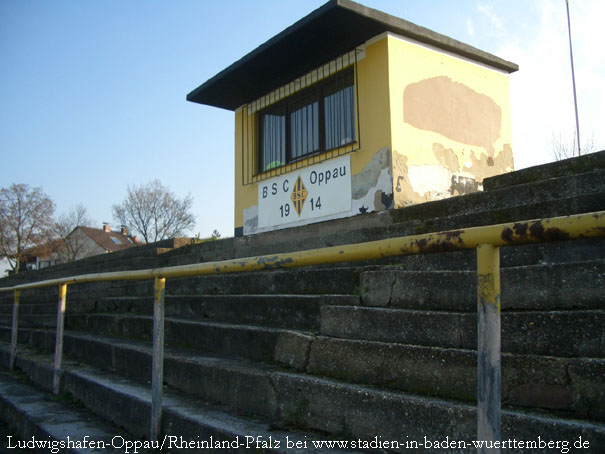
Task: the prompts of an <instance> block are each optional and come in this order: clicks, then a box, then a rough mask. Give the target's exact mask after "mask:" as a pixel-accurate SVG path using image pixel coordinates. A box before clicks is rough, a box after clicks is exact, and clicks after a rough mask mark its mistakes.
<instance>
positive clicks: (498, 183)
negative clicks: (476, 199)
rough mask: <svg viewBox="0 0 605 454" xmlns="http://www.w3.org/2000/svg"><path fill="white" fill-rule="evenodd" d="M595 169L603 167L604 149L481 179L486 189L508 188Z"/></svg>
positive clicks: (604, 161) (604, 159) (604, 163)
mask: <svg viewBox="0 0 605 454" xmlns="http://www.w3.org/2000/svg"><path fill="white" fill-rule="evenodd" d="M595 169H605V150H604V151H599V152H597V153H590V154H587V155H584V156H582V157H578V158H570V159H563V160H561V161H556V162H551V163H549V164H542V165H539V166H534V167H529V168H527V169H521V170H517V171H515V172H511V173H505V174H502V175H497V176H495V177H490V178H486V179H485V180H483V188H484V190H486V191H492V190H494V189H502V188H507V187H508V188H510V187H513V186H516V185H519V184H527V183H531V182H536V181H542V180H547V179H551V178H556V177H563V176H567V175H572V174H579V173H585V172H591V171H593V170H595Z"/></svg>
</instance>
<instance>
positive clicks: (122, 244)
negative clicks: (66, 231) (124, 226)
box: [77, 226, 137, 252]
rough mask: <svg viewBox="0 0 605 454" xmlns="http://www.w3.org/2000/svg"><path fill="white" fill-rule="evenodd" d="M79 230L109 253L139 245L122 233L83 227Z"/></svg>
mask: <svg viewBox="0 0 605 454" xmlns="http://www.w3.org/2000/svg"><path fill="white" fill-rule="evenodd" d="M77 228H78V229H80V230H81V231H82V232H83V233H84V234H86V235H87V236H88V237H90V239H92V240H93V241H94V242H95V243H97V244H98V245H99V246H101V247H102V248H103V249H105V250H106V251H109V252H115V251H121V250H122V249H128V248H131V247H133V246H136V245H137V243H136V242H135V241H134V238H133V237H131V236H130V235H124V234H122V233H121V232H106V231H105V230H103V229H95V228H92V227H83V226H79V227H77Z"/></svg>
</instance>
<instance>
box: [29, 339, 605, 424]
mask: <svg viewBox="0 0 605 454" xmlns="http://www.w3.org/2000/svg"><path fill="white" fill-rule="evenodd" d="M29 340H30V342H31V345H32V346H34V347H35V348H36V349H42V350H46V351H49V352H50V351H52V347H53V344H54V332H52V331H34V332H32V333H31V336H30V339H29ZM64 342H65V343H64V351H65V353H66V354H67V355H69V357H71V358H73V359H76V360H78V361H83V362H85V363H87V364H91V365H92V366H95V367H100V368H103V369H106V370H114V371H116V372H118V373H120V374H122V375H125V376H128V377H130V378H132V379H134V380H136V381H138V382H140V383H143V384H145V383H147V382H148V380H149V378H150V376H151V343H150V342H140V341H138V342H137V341H129V340H118V339H115V338H108V337H103V336H93V335H90V334H84V333H75V332H68V333H66V335H65V340H64ZM292 359H296V361H295V362H293V361H292ZM275 360H276V362H277V363H281V364H282V365H283V366H284V367H289V368H291V369H293V370H296V371H298V372H301V373H308V374H312V375H318V376H326V377H333V378H337V379H339V380H345V381H347V382H351V383H363V384H365V385H373V386H378V387H381V388H385V389H391V390H398V391H405V392H411V393H417V394H423V395H432V396H439V397H442V398H449V399H455V400H459V401H471V402H472V401H474V400H475V395H476V373H477V372H476V364H477V355H476V352H474V351H471V350H465V349H444V348H437V347H421V346H415V345H403V344H392V343H385V342H375V341H359V340H348V339H335V338H331V337H326V336H306V335H301V334H299V333H295V332H285V333H283V334H282V335H281V337H280V341H279V343H278V346H277V349H276V352H275ZM279 372H280V370H279V369H278V368H276V367H275V366H269V365H266V364H258V363H254V362H251V361H248V360H241V359H234V358H225V357H217V356H209V355H207V354H200V353H198V352H193V351H191V350H178V349H174V348H167V350H166V358H165V370H164V380H165V382H166V383H167V384H169V385H170V386H172V387H174V388H176V389H179V390H181V391H183V392H186V393H189V394H192V395H196V396H198V397H200V398H202V399H204V400H206V401H208V402H211V403H214V404H220V405H227V406H228V407H229V408H232V409H234V410H236V411H243V412H246V413H248V414H261V415H264V416H270V415H271V414H272V409H271V408H272V407H271V406H272V405H273V403H272V401H271V399H272V396H273V393H274V389H273V385H272V377H273V376H274V374H276V373H279ZM603 376H605V360H603V359H587V358H555V357H541V356H536V355H512V354H504V355H503V391H502V396H503V402H504V403H505V405H508V406H522V407H529V408H532V407H533V408H544V409H551V410H557V411H564V412H565V413H566V414H568V415H573V416H575V417H580V418H585V417H588V418H589V419H594V420H601V421H605V411H604V409H605V396H603V395H602V393H601V394H599V391H598V390H599V387H600V386H602V378H600V377H603ZM227 390H228V391H227Z"/></svg>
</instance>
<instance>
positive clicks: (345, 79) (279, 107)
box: [257, 67, 358, 174]
mask: <svg viewBox="0 0 605 454" xmlns="http://www.w3.org/2000/svg"><path fill="white" fill-rule="evenodd" d="M349 87H352V90H353V93H354V96H353V101H352V105H351V106H350V115H351V116H352V125H351V126H352V137H351V140H349V141H348V142H345V143H340V144H339V145H337V146H333V147H330V148H328V147H327V146H326V131H325V128H326V118H325V104H324V100H325V99H326V98H327V97H329V96H331V95H333V94H335V93H339V92H340V91H344V90H346V89H347V88H349ZM355 93H356V92H355V71H354V68H353V67H348V68H345V69H343V70H341V71H339V72H337V73H336V74H334V75H332V76H330V77H328V78H326V79H324V80H321V81H319V82H316V83H314V84H313V85H311V86H310V87H307V88H305V89H303V90H301V91H299V92H297V93H295V94H293V95H290V96H288V97H286V98H285V99H282V100H280V101H278V102H276V103H274V104H272V105H270V106H268V107H266V108H264V109H262V110H260V111H258V113H257V115H258V150H259V151H258V155H257V156H258V162H257V171H258V173H259V174H263V173H266V172H270V171H271V170H273V169H275V168H280V167H284V166H287V165H288V164H291V163H294V162H297V161H301V160H304V159H307V158H309V157H313V156H316V155H319V154H322V153H325V152H329V151H331V150H336V149H339V148H341V147H344V146H347V145H351V144H353V143H355V142H357V140H358V139H357V134H358V133H357V131H356V128H357V116H358V112H357V109H356V96H355ZM315 102H317V103H318V107H317V109H318V120H317V121H318V124H317V127H318V147H317V148H314V149H312V150H311V151H309V152H303V153H302V154H299V155H297V156H293V152H292V143H291V134H292V132H291V125H292V123H291V117H292V114H293V113H295V112H297V111H299V110H300V109H304V108H305V107H307V106H311V105H313V103H315ZM264 115H284V116H285V146H284V150H283V153H280V158H281V157H282V156H281V155H282V154H283V162H281V161H280V160H277V161H276V160H275V159H274V160H273V161H272V162H267V163H265V150H264V143H263V140H264V128H265V122H264V121H263V119H264V118H263V116H264ZM304 132H305V131H303V133H304ZM274 157H275V156H274ZM274 162H281V164H279V165H275V166H271V167H269V168H266V166H267V165H271V164H272V163H274ZM264 167H265V168H264Z"/></svg>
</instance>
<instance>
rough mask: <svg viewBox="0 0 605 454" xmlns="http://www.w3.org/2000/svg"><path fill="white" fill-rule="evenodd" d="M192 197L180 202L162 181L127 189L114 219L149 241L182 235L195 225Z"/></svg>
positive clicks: (189, 196) (114, 207) (114, 211)
mask: <svg viewBox="0 0 605 454" xmlns="http://www.w3.org/2000/svg"><path fill="white" fill-rule="evenodd" d="M192 205H193V198H192V197H191V194H187V196H186V197H184V198H183V199H179V198H178V197H176V196H175V195H174V194H173V193H172V192H170V191H169V190H168V188H166V187H165V186H163V185H162V183H160V181H159V180H153V181H151V182H149V183H147V184H146V185H142V186H138V187H137V186H132V187H131V186H128V196H127V197H126V199H125V200H124V201H123V202H122V203H121V204H120V205H114V206H113V207H112V211H113V217H114V218H115V219H116V220H117V221H118V222H119V223H120V224H123V225H126V226H128V228H129V229H130V230H131V231H134V232H137V233H139V234H140V235H141V237H143V239H144V240H145V241H146V242H147V243H149V242H155V241H160V240H163V239H165V238H173V237H176V236H182V235H183V234H184V232H186V231H187V230H190V229H191V228H193V226H194V225H195V216H194V215H193V214H192V213H191V211H190V210H191V206H192Z"/></svg>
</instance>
